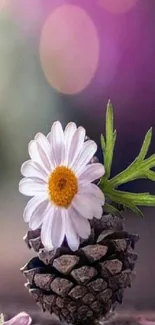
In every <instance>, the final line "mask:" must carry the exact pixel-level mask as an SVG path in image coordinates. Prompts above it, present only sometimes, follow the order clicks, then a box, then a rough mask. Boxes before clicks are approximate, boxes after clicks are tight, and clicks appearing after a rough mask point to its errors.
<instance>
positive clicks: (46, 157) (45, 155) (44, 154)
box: [37, 142, 54, 172]
mask: <svg viewBox="0 0 155 325" xmlns="http://www.w3.org/2000/svg"><path fill="white" fill-rule="evenodd" d="M37 148H38V153H39V156H40V158H41V161H42V163H43V165H44V166H45V168H46V170H47V171H49V172H50V171H51V169H53V168H54V164H52V161H51V159H50V153H49V152H48V150H47V149H46V148H45V147H44V148H43V147H42V146H41V145H40V143H39V142H37Z"/></svg>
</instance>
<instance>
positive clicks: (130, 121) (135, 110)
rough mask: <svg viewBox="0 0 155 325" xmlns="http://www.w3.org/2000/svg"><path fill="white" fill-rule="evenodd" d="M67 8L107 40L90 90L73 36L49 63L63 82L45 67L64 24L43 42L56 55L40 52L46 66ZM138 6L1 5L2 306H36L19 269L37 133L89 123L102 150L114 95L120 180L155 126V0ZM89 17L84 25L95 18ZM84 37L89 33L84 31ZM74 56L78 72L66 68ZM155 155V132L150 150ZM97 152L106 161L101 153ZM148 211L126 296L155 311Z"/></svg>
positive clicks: (154, 224)
mask: <svg viewBox="0 0 155 325" xmlns="http://www.w3.org/2000/svg"><path fill="white" fill-rule="evenodd" d="M101 2H102V1H101ZM119 2H120V1H119ZM4 3H5V2H4ZM65 3H68V5H73V4H74V5H76V6H80V8H83V10H85V12H87V14H88V15H89V16H90V17H91V19H92V21H93V24H94V25H95V26H96V29H95V30H96V31H97V34H98V43H94V44H99V49H98V47H97V45H94V46H96V52H95V50H94V52H93V50H92V51H90V56H91V53H92V52H93V53H94V57H93V59H92V60H95V59H94V58H95V55H98V50H99V55H98V64H97V66H96V69H95V71H94V73H93V75H92V76H91V78H90V80H89V83H88V82H87V85H85V86H84V85H83V86H81V82H82V81H81V80H82V79H81V73H83V78H86V77H87V79H88V75H87V70H89V69H91V67H93V62H96V61H92V63H91V61H90V63H89V65H88V66H87V61H89V60H86V54H87V55H88V53H87V52H86V53H85V61H82V60H84V59H82V56H81V57H80V58H81V59H80V62H84V63H85V65H84V67H86V68H83V70H80V67H81V66H80V63H78V57H79V56H80V55H81V52H82V48H81V47H80V50H79V48H77V52H75V53H74V60H73V61H72V60H70V56H68V55H69V54H68V52H67V50H66V46H68V47H69V46H70V48H69V53H70V52H71V51H72V48H76V46H77V43H76V41H75V43H74V44H73V46H71V43H70V41H69V40H68V38H67V34H65V31H64V35H65V37H64V43H63V46H64V49H63V47H62V48H61V47H60V46H57V47H56V52H54V54H53V52H52V55H53V56H52V57H51V60H53V62H54V63H53V66H52V68H51V66H49V73H52V72H50V71H53V75H54V74H55V75H56V77H57V79H54V80H56V81H54V82H55V83H56V85H57V86H55V83H54V82H53V84H52V83H51V79H52V78H51V75H50V76H47V66H46V62H44V60H45V58H46V60H47V61H48V60H49V56H50V48H48V46H47V44H48V45H49V44H51V47H52V46H54V45H52V44H53V43H52V42H53V41H52V40H53V38H54V40H55V43H54V44H56V45H57V43H56V35H58V36H60V30H61V28H60V29H55V30H54V31H53V28H52V29H51V30H50V28H49V31H48V32H49V34H48V35H50V37H51V38H49V39H47V40H48V42H45V45H46V46H47V48H46V46H45V50H47V52H48V53H47V52H46V51H45V50H44V51H45V52H46V53H44V51H43V50H42V52H41V53H43V54H42V60H41V58H40V46H41V45H40V37H41V35H42V29H43V26H44V25H45V23H46V20H47V19H48V16H49V15H50V14H51V13H52V12H53V10H54V9H55V8H56V7H58V6H61V5H65ZM132 3H133V4H132V5H129V6H128V7H120V4H118V7H117V6H114V7H111V8H107V7H106V6H104V1H103V5H102V6H100V5H99V4H98V2H97V1H95V2H94V1H93V0H89V1H85V2H84V3H83V2H82V0H81V1H80V0H79V1H78V0H77V1H71V0H70V1H68V2H67V1H66V2H65V1H58V2H57V3H56V1H53V4H51V2H50V1H49V0H46V1H45V0H38V1H37V0H35V1H34V3H33V1H32V2H31V1H30V0H29V1H27V2H26V0H25V2H24V0H21V1H19V0H13V1H12V2H11V5H10V3H9V1H8V2H7V1H6V4H5V5H3V6H2V5H1V0H0V260H1V263H0V264H1V267H0V305H3V306H4V305H5V306H7V304H9V303H12V302H14V303H15V302H16V303H17V304H19V305H20V304H21V305H25V304H27V306H31V307H32V308H33V306H34V308H37V307H35V303H34V302H33V301H32V299H31V298H30V297H29V295H28V293H27V291H26V289H25V288H24V280H25V279H24V278H23V276H22V274H21V273H20V267H21V266H23V265H24V264H25V263H26V262H27V261H28V260H29V259H30V258H31V256H33V252H31V251H29V250H28V249H27V247H26V246H25V244H24V242H23V240H22V238H23V236H24V234H25V232H26V230H27V226H26V225H25V224H24V222H23V219H22V214H23V209H24V206H25V204H26V202H27V200H26V198H24V197H23V196H22V195H20V194H19V193H18V183H19V180H20V177H21V176H20V166H21V163H22V162H23V161H24V160H27V159H28V153H27V145H28V142H29V141H30V140H31V139H32V138H33V137H34V135H35V134H36V133H37V132H44V133H45V134H47V133H48V132H49V130H50V127H51V125H52V123H53V121H55V120H60V121H61V122H62V123H63V125H65V124H66V123H67V122H69V121H75V122H76V123H77V124H78V125H83V126H84V127H85V128H86V129H87V133H88V135H89V136H90V137H91V138H93V139H94V140H95V141H97V143H98V144H99V143H100V134H101V133H104V124H105V111H106V104H107V101H108V99H109V98H111V101H112V103H113V106H114V114H115V127H116V128H117V130H118V138H117V144H116V150H115V156H114V163H113V171H112V173H113V175H114V174H116V173H117V172H119V171H121V170H122V169H124V168H125V167H126V166H127V165H128V164H129V163H131V162H132V160H133V159H134V158H135V156H136V155H137V154H138V152H139V150H140V147H141V145H142V142H143V139H144V135H145V133H146V132H147V130H148V129H149V128H150V126H153V127H155V64H154V58H155V33H154V31H155V19H154V17H155V1H154V0H139V1H138V0H137V1H135V3H134V1H132ZM1 7H2V8H1ZM122 8H123V9H122ZM119 10H120V12H119ZM79 17H80V16H79ZM82 17H84V18H82V19H86V18H85V17H87V15H86V16H82ZM55 19H56V18H55ZM60 21H61V20H60ZM82 21H83V20H82ZM84 22H85V24H84V25H83V27H80V26H82V25H80V24H79V26H78V28H80V33H81V28H83V34H84V29H85V26H86V27H87V24H86V22H87V19H86V20H84ZM54 24H55V20H54V23H53V21H52V27H53V26H55V25H54ZM68 24H69V23H68ZM94 25H92V23H90V24H88V26H91V31H92V34H91V35H92V42H93V37H95V36H93V35H96V34H95V32H94V29H93V28H92V26H94ZM66 26H67V25H66ZM60 27H61V26H60ZM67 28H68V29H67ZM78 28H77V31H76V33H78ZM87 28H88V27H87ZM66 30H68V33H69V34H68V35H69V37H70V38H71V39H72V38H73V36H74V35H70V32H71V28H70V25H68V26H67V27H66ZM88 30H89V28H88ZM50 32H51V34H50ZM66 33H67V32H66ZM93 33H94V34H93ZM76 35H77V34H76ZM80 35H81V36H80V37H82V33H81V34H80ZM88 36H89V34H88ZM59 39H60V37H59ZM77 39H78V36H77ZM80 39H81V38H79V40H80ZM94 39H95V41H94V42H96V38H94ZM75 40H76V38H75ZM43 44H44V42H43ZM65 44H67V45H65ZM81 44H83V43H81ZM90 44H91V37H90V42H88V44H87V46H88V47H89V48H90V50H91V45H90ZM56 45H55V46H56ZM80 46H82V45H80ZM58 50H60V52H61V55H59V51H58ZM63 51H64V52H63ZM79 51H80V52H79ZM62 53H64V60H65V59H66V58H67V61H66V62H67V63H66V62H65V61H64V66H65V68H64V71H66V70H65V69H67V71H69V72H68V73H69V74H68V75H67V74H66V80H68V79H69V81H68V84H69V85H70V84H71V86H70V87H71V88H67V86H66V85H65V86H66V88H65V86H64V84H61V80H62V79H63V80H65V76H64V75H61V73H60V71H59V68H57V67H59V64H60V63H61V64H62V62H63V55H62ZM96 53H97V54H96ZM45 54H46V55H45ZM88 57H89V55H88ZM69 60H70V65H71V64H74V67H73V66H71V67H70V66H69V68H68V65H69ZM75 66H77V67H76V69H75ZM66 67H67V68H66ZM45 69H46V71H44V70H45ZM68 69H69V70H68ZM92 70H93V69H92ZM79 71H80V74H78V73H79ZM81 71H82V72H81ZM73 72H74V74H75V75H74V74H73ZM76 73H77V76H78V77H77V83H75V84H76V86H77V84H78V82H79V84H78V86H81V87H83V88H81V91H79V92H76V91H74V88H73V87H72V86H73V85H74V81H75V79H76ZM53 75H52V76H53ZM55 75H54V76H55ZM48 77H49V79H48ZM67 78H68V79H67ZM87 79H86V80H87ZM49 81H50V82H49ZM59 83H60V87H59ZM62 85H63V86H64V88H63V86H62ZM63 89H65V90H64V91H63ZM66 89H71V90H72V93H71V92H70V93H67V91H66ZM61 90H62V91H61ZM154 152H155V130H154V131H153V139H152V144H151V147H150V154H151V153H154ZM99 156H100V159H102V157H101V152H100V151H99ZM124 189H125V190H128V191H135V192H137V191H151V192H152V194H155V185H154V184H152V183H150V182H146V181H139V182H136V183H132V184H126V186H125V187H124ZM144 214H145V218H144V219H140V218H139V217H137V216H134V215H133V214H131V213H128V214H127V215H126V227H127V229H129V230H130V231H132V232H135V233H139V234H140V241H139V243H138V245H137V252H138V255H139V260H138V263H137V269H136V272H137V276H136V278H135V280H134V283H133V286H132V289H129V290H127V292H126V294H125V300H124V304H123V307H122V308H126V307H127V308H133V309H143V310H145V309H154V308H155V276H154V275H155V259H154V257H155V254H154V251H155V236H154V229H155V216H154V215H155V209H153V208H152V209H144Z"/></svg>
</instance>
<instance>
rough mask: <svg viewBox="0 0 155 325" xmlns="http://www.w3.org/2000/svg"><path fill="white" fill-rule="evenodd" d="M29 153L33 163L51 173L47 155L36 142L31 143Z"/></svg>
mask: <svg viewBox="0 0 155 325" xmlns="http://www.w3.org/2000/svg"><path fill="white" fill-rule="evenodd" d="M28 152H29V155H30V158H31V159H32V161H34V162H37V163H38V164H39V165H41V166H42V168H44V169H45V171H46V172H49V171H50V167H49V162H48V161H47V159H46V154H45V152H44V151H43V149H42V148H41V146H40V144H39V143H38V142H37V141H36V140H32V141H30V143H29V145H28Z"/></svg>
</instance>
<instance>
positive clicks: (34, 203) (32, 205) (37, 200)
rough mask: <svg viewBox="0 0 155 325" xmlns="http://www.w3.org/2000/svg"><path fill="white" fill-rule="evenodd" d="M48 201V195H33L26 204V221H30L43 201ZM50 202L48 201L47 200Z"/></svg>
mask: <svg viewBox="0 0 155 325" xmlns="http://www.w3.org/2000/svg"><path fill="white" fill-rule="evenodd" d="M45 201H47V196H43V197H42V196H41V197H40V196H37V197H35V196H34V197H33V198H32V199H31V200H30V201H29V202H28V203H27V205H26V207H25V209H24V213H23V218H24V221H25V222H29V221H30V219H31V216H32V215H33V213H34V211H35V210H36V209H37V207H38V206H39V205H40V204H41V203H42V202H45ZM47 202H48V201H47Z"/></svg>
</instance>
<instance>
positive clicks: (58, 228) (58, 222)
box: [52, 208, 65, 248]
mask: <svg viewBox="0 0 155 325" xmlns="http://www.w3.org/2000/svg"><path fill="white" fill-rule="evenodd" d="M64 210H65V209H62V208H58V209H57V211H56V213H55V215H54V219H53V225H52V242H53V246H54V247H55V248H58V247H60V246H61V244H62V242H63V240H64V237H65V218H64V217H63V216H64Z"/></svg>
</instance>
